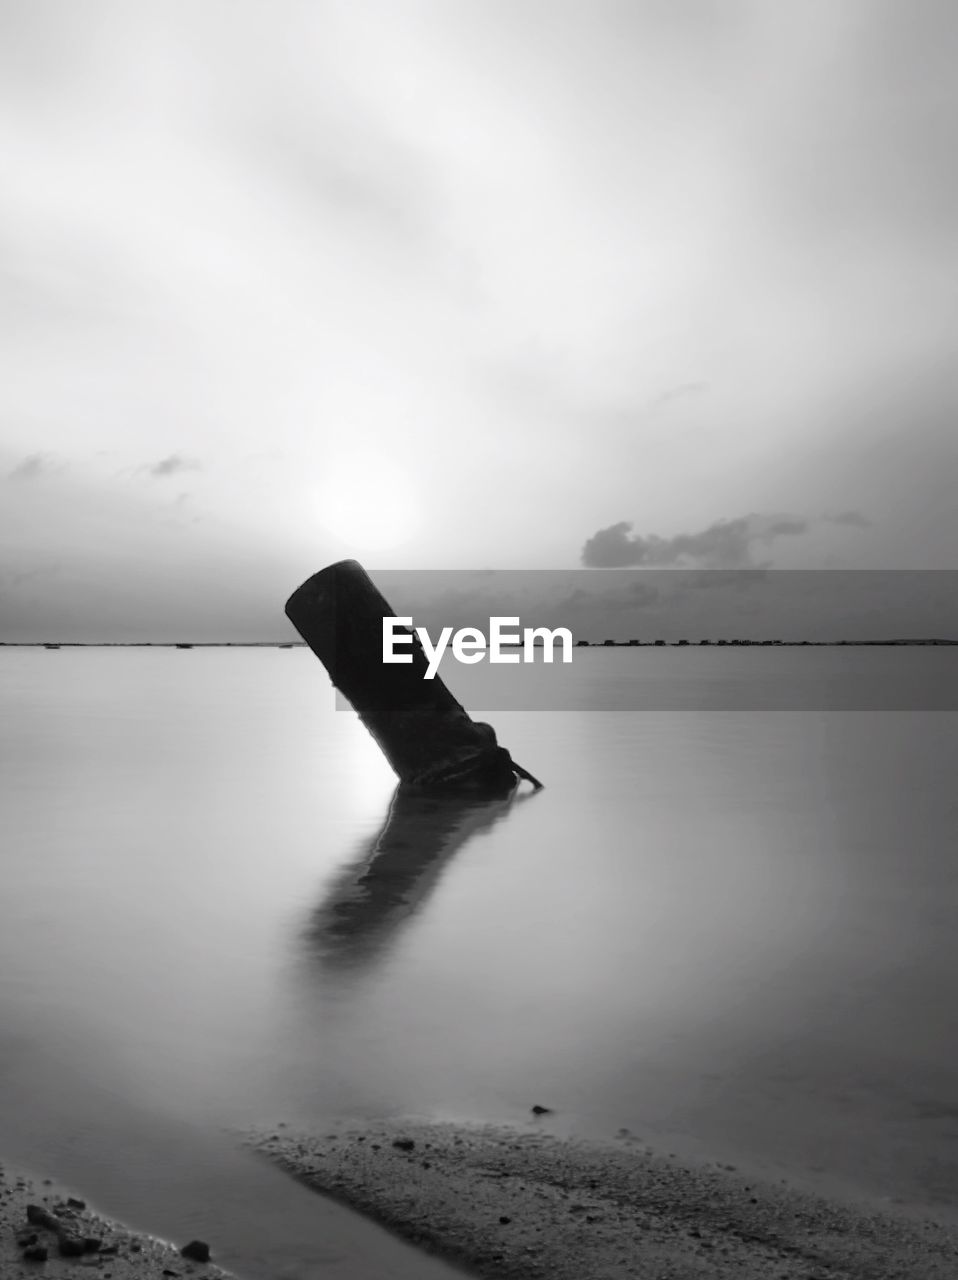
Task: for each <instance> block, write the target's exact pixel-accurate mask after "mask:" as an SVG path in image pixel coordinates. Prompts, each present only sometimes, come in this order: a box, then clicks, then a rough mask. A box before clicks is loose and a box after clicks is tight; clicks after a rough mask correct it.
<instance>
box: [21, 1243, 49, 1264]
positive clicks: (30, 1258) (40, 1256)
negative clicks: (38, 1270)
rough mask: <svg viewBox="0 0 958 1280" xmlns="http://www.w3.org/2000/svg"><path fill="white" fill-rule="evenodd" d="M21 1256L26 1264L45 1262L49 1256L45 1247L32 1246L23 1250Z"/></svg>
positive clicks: (39, 1245)
mask: <svg viewBox="0 0 958 1280" xmlns="http://www.w3.org/2000/svg"><path fill="white" fill-rule="evenodd" d="M23 1256H24V1258H25V1259H26V1261H27V1262H46V1260H47V1258H49V1256H50V1255H49V1254H48V1253H47V1249H46V1245H42V1244H32V1245H30V1246H29V1248H27V1249H24V1251H23Z"/></svg>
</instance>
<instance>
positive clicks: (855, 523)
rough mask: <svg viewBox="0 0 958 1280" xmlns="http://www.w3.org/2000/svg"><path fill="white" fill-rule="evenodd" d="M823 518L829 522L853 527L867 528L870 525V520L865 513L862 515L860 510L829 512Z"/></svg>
mask: <svg viewBox="0 0 958 1280" xmlns="http://www.w3.org/2000/svg"><path fill="white" fill-rule="evenodd" d="M825 519H826V520H827V521H828V522H829V524H844V525H848V526H850V527H851V528H853V529H868V528H870V527H871V521H870V520H869V519H868V517H867V516H866V515H862V513H861V512H860V511H836V512H829V514H828V515H826V516H825Z"/></svg>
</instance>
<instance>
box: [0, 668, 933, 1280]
mask: <svg viewBox="0 0 958 1280" xmlns="http://www.w3.org/2000/svg"><path fill="white" fill-rule="evenodd" d="M750 663H751V664H752V666H751V667H750V665H749V664H750ZM750 671H751V672H752V673H753V676H750ZM443 673H444V675H445V676H446V678H447V682H448V683H449V684H450V687H451V688H452V690H453V692H454V693H456V694H457V696H459V697H461V698H462V700H463V702H464V703H465V705H467V707H468V708H469V710H470V711H473V712H474V713H475V714H476V715H477V716H480V715H481V716H482V718H487V719H488V720H489V721H490V722H491V723H493V725H494V727H495V729H496V731H497V734H498V737H499V740H500V741H501V742H502V743H503V744H504V745H505V746H506V747H508V748H509V749H510V750H511V752H512V753H513V755H514V757H515V758H516V759H517V760H518V761H519V762H520V763H521V764H522V765H524V766H525V768H526V769H528V770H529V771H531V772H532V773H533V774H535V775H536V776H537V777H538V778H540V779H541V780H542V782H543V783H544V784H545V785H544V787H543V789H542V790H540V791H533V790H532V788H531V787H530V786H529V785H528V784H523V785H522V787H520V789H519V790H518V791H517V792H516V793H515V795H513V796H512V797H508V798H500V799H497V800H493V801H487V802H484V803H477V802H474V801H473V802H465V801H463V802H449V803H441V802H438V801H434V800H418V801H417V800H413V801H410V800H409V799H407V798H404V797H401V796H400V797H397V796H396V795H395V793H394V778H393V776H392V774H391V772H390V770H389V768H388V767H387V765H386V763H385V761H384V759H383V757H382V756H381V754H380V752H379V749H378V748H377V746H376V744H375V743H374V742H373V741H372V740H371V739H370V738H369V736H368V735H367V733H366V731H365V729H364V728H363V726H362V724H361V723H360V722H359V721H358V720H357V718H356V717H355V715H354V714H353V713H352V712H350V711H349V710H342V709H337V706H336V703H335V699H334V696H333V691H332V689H331V687H330V685H329V681H328V679H327V677H326V675H325V672H324V671H323V669H322V667H321V666H320V664H319V662H318V661H317V659H316V658H315V657H314V656H313V655H312V654H311V653H310V652H309V651H308V650H307V649H305V648H299V647H297V648H293V649H288V648H271V647H259V648H242V647H236V648H199V647H198V648H193V649H190V650H180V649H174V648H122V647H115V648H95V647H90V648H66V647H64V648H62V649H59V650H49V649H44V648H39V647H36V648H31V647H22V648H18V647H13V646H7V647H5V648H3V649H0V859H2V862H0V869H2V878H0V886H2V893H0V1155H2V1156H4V1157H6V1158H8V1159H10V1160H15V1161H17V1162H19V1163H20V1164H21V1165H23V1166H24V1167H26V1168H29V1169H32V1170H35V1171H37V1172H38V1173H39V1174H50V1175H52V1176H56V1177H59V1178H62V1179H64V1180H66V1181H68V1182H69V1183H70V1184H71V1185H75V1186H76V1187H78V1188H82V1189H83V1190H84V1192H85V1193H86V1194H87V1195H88V1196H89V1198H90V1199H91V1200H92V1201H93V1202H95V1204H96V1205H97V1207H99V1208H101V1209H103V1210H104V1211H105V1212H109V1213H112V1214H114V1215H116V1216H118V1217H120V1218H121V1219H123V1220H124V1221H126V1222H129V1223H130V1224H132V1225H133V1226H136V1227H140V1228H142V1229H145V1230H147V1231H152V1232H154V1233H156V1234H159V1235H163V1236H166V1237H168V1238H171V1239H180V1238H181V1237H185V1238H189V1237H190V1236H192V1235H197V1234H200V1235H201V1236H202V1238H205V1239H209V1238H210V1237H211V1235H212V1236H213V1237H214V1239H215V1242H216V1245H217V1249H216V1252H217V1255H218V1256H219V1258H220V1259H221V1260H222V1261H223V1262H224V1264H226V1265H231V1266H234V1267H235V1268H236V1269H237V1270H238V1271H239V1272H240V1274H241V1275H245V1276H250V1277H257V1276H260V1275H263V1276H265V1275H272V1276H274V1277H277V1276H283V1277H289V1278H290V1280H299V1278H301V1277H303V1278H305V1277H307V1276H309V1275H311V1274H312V1272H311V1271H310V1265H311V1264H310V1262H309V1256H310V1255H309V1249H310V1247H311V1246H310V1239H309V1236H310V1231H311V1229H312V1228H311V1227H310V1226H309V1221H310V1204H307V1200H308V1199H309V1196H308V1193H307V1192H305V1191H303V1190H301V1189H300V1188H298V1187H295V1184H293V1183H292V1182H287V1180H286V1179H284V1178H282V1176H281V1175H279V1174H277V1173H274V1171H273V1170H272V1169H271V1168H270V1167H269V1166H266V1165H264V1164H263V1163H262V1162H261V1161H259V1160H258V1159H257V1158H256V1157H253V1156H251V1155H248V1154H246V1153H245V1152H244V1151H242V1150H241V1149H240V1148H239V1147H238V1146H237V1144H236V1143H235V1141H234V1139H233V1137H232V1135H233V1134H234V1133H235V1132H236V1131H240V1130H242V1129H244V1128H246V1127H247V1126H253V1125H256V1126H279V1125H281V1124H282V1125H287V1126H290V1127H291V1128H292V1127H294V1126H296V1125H298V1124H303V1125H308V1126H309V1127H317V1126H320V1127H321V1126H322V1125H323V1124H324V1123H326V1122H327V1121H329V1122H332V1121H334V1120H335V1119H336V1118H339V1117H360V1118H361V1117H365V1116H370V1117H381V1116H403V1115H405V1116H410V1115H415V1116H417V1117H427V1118H430V1117H431V1118H435V1119H441V1120H463V1121H467V1122H474V1121H478V1122H483V1121H490V1122H493V1123H505V1124H509V1125H516V1126H519V1127H527V1126H531V1125H538V1126H545V1127H547V1129H548V1131H550V1132H554V1133H557V1134H560V1135H567V1134H568V1135H578V1136H583V1137H590V1138H591V1137H594V1138H599V1139H608V1138H612V1139H615V1138H617V1137H618V1138H622V1137H623V1136H627V1137H628V1138H629V1139H630V1140H632V1141H635V1140H638V1141H641V1142H644V1143H648V1144H649V1145H651V1146H653V1147H654V1148H655V1149H657V1150H661V1151H663V1152H665V1153H674V1154H675V1156H676V1158H681V1159H692V1160H708V1161H713V1162H717V1163H721V1164H726V1165H732V1166H734V1167H735V1168H737V1169H741V1170H746V1171H750V1172H754V1175H755V1176H756V1177H758V1176H761V1177H763V1178H766V1179H773V1180H779V1179H784V1180H786V1181H787V1182H789V1183H790V1184H792V1185H802V1186H810V1187H817V1188H819V1189H821V1190H824V1191H826V1192H828V1193H829V1194H836V1195H842V1196H846V1197H848V1198H851V1199H857V1200H861V1201H867V1202H869V1203H882V1204H893V1205H897V1206H899V1207H900V1208H901V1209H902V1211H905V1212H909V1211H912V1212H923V1213H927V1214H930V1215H931V1216H936V1217H939V1218H947V1217H949V1216H950V1215H952V1214H953V1213H954V1205H955V1203H956V1195H958V1072H956V1070H955V1064H956V1063H958V929H956V921H958V840H956V834H958V787H956V782H955V778H956V765H958V715H956V713H955V710H954V707H955V705H956V701H955V697H954V691H955V688H956V674H958V647H956V648H922V647H901V648H894V649H882V650H865V649H837V648H824V647H823V648H811V649H807V650H806V649H798V648H789V647H783V648H775V649H773V650H772V649H761V650H759V649H754V650H751V649H749V650H735V651H732V650H728V651H726V650H717V649H715V648H711V649H699V648H696V649H692V648H689V649H686V650H677V649H674V648H667V649H653V648H638V649H626V648H617V649H589V650H588V651H583V652H576V654H575V660H574V662H573V663H572V664H570V665H569V666H568V667H567V668H565V669H564V670H562V671H561V672H560V673H559V675H557V676H556V679H559V678H560V677H561V681H562V689H563V695H562V697H561V698H560V699H557V700H556V705H555V706H552V707H550V706H549V705H548V701H547V700H545V701H544V703H543V705H539V706H531V707H527V708H525V709H522V708H521V707H517V706H515V705H509V703H508V700H506V701H505V704H503V699H501V698H499V697H497V696H494V695H493V693H492V692H490V691H489V690H488V689H484V686H483V683H482V679H483V677H482V675H481V673H480V669H479V668H470V669H469V671H468V672H466V671H465V670H463V671H461V672H458V671H456V670H455V669H452V670H450V669H448V668H447V667H445V666H444V668H443ZM849 674H851V675H852V676H853V677H854V679H855V680H856V681H857V682H858V683H857V685H856V686H855V687H856V689H857V692H856V693H855V695H854V696H853V697H851V698H850V699H849V698H844V699H843V697H842V696H837V697H832V698H831V700H830V699H829V698H828V697H825V696H822V694H821V691H822V690H832V691H833V693H834V690H835V689H837V688H838V687H839V685H841V682H842V680H843V679H844V680H845V681H846V686H847V678H848V676H849ZM457 681H458V682H459V683H457ZM862 681H864V682H865V683H866V684H868V686H869V690H870V691H869V692H868V695H867V696H865V695H864V694H863V693H862V689H863V688H864V685H863V684H862ZM753 684H754V687H755V688H760V689H761V690H762V693H761V696H757V697H750V696H749V694H748V690H749V688H751V687H752V686H753ZM892 686H894V687H895V688H897V689H899V690H900V689H906V690H909V689H921V690H923V691H924V692H923V693H922V694H921V695H920V696H918V695H915V696H914V697H912V698H911V702H913V703H914V704H915V705H911V704H910V702H909V697H906V696H894V697H892V696H888V697H887V698H886V699H885V700H884V701H883V697H882V691H883V690H888V689H890V688H891V687H892ZM555 687H556V688H558V685H556V686H555ZM843 687H845V686H843ZM642 688H645V689H647V690H648V691H649V695H648V697H647V698H646V700H645V703H643V699H642V697H641V696H637V694H636V690H637V689H642ZM936 688H937V689H940V690H941V708H942V709H938V708H937V707H936V705H935V702H934V697H933V694H932V696H929V693H928V691H929V690H932V691H934V690H935V689H936ZM696 689H698V690H699V693H698V694H695V692H694V691H695V690H696ZM484 700H485V701H486V702H487V703H492V704H498V706H497V705H492V706H491V707H484V706H483V702H484ZM560 704H561V705H560ZM533 1106H538V1107H545V1108H548V1109H549V1112H550V1114H548V1115H544V1116H541V1117H539V1118H536V1117H534V1116H533V1115H532V1114H531V1108H532V1107H533ZM300 1196H301V1197H302V1199H299V1198H297V1197H300ZM343 1212H344V1213H345V1211H343ZM342 1265H343V1267H344V1268H346V1267H347V1265H348V1261H343V1263H342ZM323 1274H327V1272H323ZM329 1274H332V1272H330V1273H329ZM337 1274H338V1273H337ZM346 1274H348V1271H347V1270H346V1269H344V1270H343V1271H342V1275H344V1276H345V1275H346ZM383 1274H386V1272H385V1271H384V1272H383ZM397 1274H398V1272H397ZM423 1274H425V1272H423ZM437 1274H438V1271H437Z"/></svg>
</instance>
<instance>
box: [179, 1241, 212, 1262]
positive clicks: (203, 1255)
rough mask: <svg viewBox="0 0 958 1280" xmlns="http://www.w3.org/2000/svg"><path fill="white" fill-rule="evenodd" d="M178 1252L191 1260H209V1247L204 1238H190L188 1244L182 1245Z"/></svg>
mask: <svg viewBox="0 0 958 1280" xmlns="http://www.w3.org/2000/svg"><path fill="white" fill-rule="evenodd" d="M180 1253H181V1254H182V1256H183V1257H184V1258H189V1259H190V1261H191V1262H209V1260H210V1247H209V1245H208V1244H207V1243H206V1241H205V1240H191V1241H190V1242H189V1244H185V1245H184V1246H183V1248H182V1249H181V1250H180Z"/></svg>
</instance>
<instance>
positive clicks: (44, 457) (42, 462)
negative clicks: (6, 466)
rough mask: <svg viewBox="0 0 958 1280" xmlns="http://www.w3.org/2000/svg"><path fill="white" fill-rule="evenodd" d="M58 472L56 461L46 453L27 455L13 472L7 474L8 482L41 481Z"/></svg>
mask: <svg viewBox="0 0 958 1280" xmlns="http://www.w3.org/2000/svg"><path fill="white" fill-rule="evenodd" d="M56 470H58V467H57V464H56V463H55V462H54V460H53V459H52V458H51V457H50V456H49V455H48V454H45V453H30V454H27V456H26V457H25V458H23V459H22V460H21V461H20V462H18V463H17V465H16V466H15V467H14V468H13V470H12V471H8V472H7V479H8V480H39V479H40V477H41V476H44V475H49V474H50V472H52V471H56Z"/></svg>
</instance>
